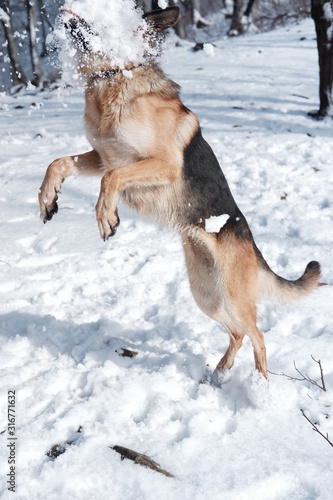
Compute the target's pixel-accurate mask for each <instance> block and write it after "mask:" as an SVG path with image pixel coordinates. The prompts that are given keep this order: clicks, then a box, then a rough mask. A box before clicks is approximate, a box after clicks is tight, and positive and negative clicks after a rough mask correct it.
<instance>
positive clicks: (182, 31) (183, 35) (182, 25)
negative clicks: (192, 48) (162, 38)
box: [169, 0, 186, 39]
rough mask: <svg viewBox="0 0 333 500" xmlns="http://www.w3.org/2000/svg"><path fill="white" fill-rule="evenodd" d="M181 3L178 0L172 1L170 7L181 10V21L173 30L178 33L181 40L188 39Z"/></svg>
mask: <svg viewBox="0 0 333 500" xmlns="http://www.w3.org/2000/svg"><path fill="white" fill-rule="evenodd" d="M179 3H180V2H178V0H170V1H169V5H170V7H174V6H178V7H179V8H180V16H179V21H178V23H177V24H176V25H175V26H174V27H173V29H174V30H175V32H176V35H177V36H179V38H182V39H184V38H186V26H185V22H184V17H183V15H182V13H183V11H182V7H181V5H179Z"/></svg>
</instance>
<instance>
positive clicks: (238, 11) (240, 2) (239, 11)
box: [229, 0, 244, 36]
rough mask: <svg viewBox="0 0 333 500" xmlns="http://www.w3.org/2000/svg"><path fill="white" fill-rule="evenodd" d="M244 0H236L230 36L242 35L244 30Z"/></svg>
mask: <svg viewBox="0 0 333 500" xmlns="http://www.w3.org/2000/svg"><path fill="white" fill-rule="evenodd" d="M243 7H244V0H234V10H233V13H232V19H231V26H230V29H229V36H236V35H241V34H242V33H243V32H244V26H243V24H242V17H243Z"/></svg>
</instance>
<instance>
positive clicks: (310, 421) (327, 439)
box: [300, 409, 333, 447]
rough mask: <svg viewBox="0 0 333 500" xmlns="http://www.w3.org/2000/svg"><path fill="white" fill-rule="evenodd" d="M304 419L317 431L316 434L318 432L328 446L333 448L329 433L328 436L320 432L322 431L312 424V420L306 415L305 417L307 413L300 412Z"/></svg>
mask: <svg viewBox="0 0 333 500" xmlns="http://www.w3.org/2000/svg"><path fill="white" fill-rule="evenodd" d="M300 411H301V413H302V415H303V417H304V418H305V419H306V420H307V421H308V422H309V423H310V424H311V425H312V429H313V430H314V431H315V432H318V434H320V435H321V436H322V437H323V438H324V439H325V440H326V441H327V442H328V444H330V445H331V446H332V447H333V443H332V441H330V439H329V437H328V433H326V436H325V434H323V433H322V432H320V430H319V429H318V427H317V426H316V424H315V423H314V422H312V420H310V419H309V418H308V417H307V416H306V415H305V412H304V410H302V409H301V410H300Z"/></svg>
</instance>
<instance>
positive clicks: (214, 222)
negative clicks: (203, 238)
mask: <svg viewBox="0 0 333 500" xmlns="http://www.w3.org/2000/svg"><path fill="white" fill-rule="evenodd" d="M229 217H230V216H229V215H228V214H222V215H219V216H218V217H214V216H211V217H209V219H206V224H205V225H206V231H207V233H218V232H219V231H220V229H221V228H222V227H223V226H224V225H225V223H226V222H227V220H228V219H229Z"/></svg>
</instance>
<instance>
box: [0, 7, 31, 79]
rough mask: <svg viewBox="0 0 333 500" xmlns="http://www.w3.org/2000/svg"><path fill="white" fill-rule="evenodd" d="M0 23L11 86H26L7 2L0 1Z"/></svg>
mask: <svg viewBox="0 0 333 500" xmlns="http://www.w3.org/2000/svg"><path fill="white" fill-rule="evenodd" d="M0 21H1V24H2V26H3V28H4V31H5V37H6V44H7V50H8V56H9V59H10V65H11V79H12V83H13V85H20V84H21V85H27V83H28V79H27V77H26V75H25V74H24V71H23V69H22V66H21V63H20V59H19V56H18V53H17V47H16V43H15V38H14V34H13V24H12V16H11V10H10V7H9V1H8V0H0Z"/></svg>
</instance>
